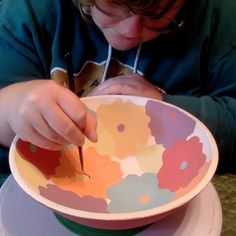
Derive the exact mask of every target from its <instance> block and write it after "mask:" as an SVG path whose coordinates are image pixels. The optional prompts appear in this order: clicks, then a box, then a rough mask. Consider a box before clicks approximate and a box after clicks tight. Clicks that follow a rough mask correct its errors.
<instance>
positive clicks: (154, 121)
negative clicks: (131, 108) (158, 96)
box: [146, 100, 195, 148]
mask: <svg viewBox="0 0 236 236" xmlns="http://www.w3.org/2000/svg"><path fill="white" fill-rule="evenodd" d="M146 113H147V115H148V116H150V119H151V120H150V123H149V127H150V129H151V133H152V135H153V136H154V137H155V140H156V143H157V144H162V145H163V146H164V147H166V148H168V147H171V146H172V145H173V144H174V143H175V141H177V140H186V139H187V137H188V136H189V135H190V134H191V133H192V132H193V130H194V127H195V121H194V120H193V119H192V118H191V117H189V116H187V115H186V114H184V113H183V112H181V111H180V110H178V109H177V108H175V107H172V106H168V105H166V104H163V103H161V102H157V101H152V100H149V101H148V102H147V104H146Z"/></svg>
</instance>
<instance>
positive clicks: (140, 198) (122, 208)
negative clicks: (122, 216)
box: [107, 173, 175, 213]
mask: <svg viewBox="0 0 236 236" xmlns="http://www.w3.org/2000/svg"><path fill="white" fill-rule="evenodd" d="M107 195H108V197H109V199H110V201H111V202H110V203H109V205H108V212H110V213H122V212H134V211H142V210H147V209H151V208H154V207H158V206H160V205H162V204H165V203H168V202H169V201H171V199H172V198H173V197H174V195H175V194H174V193H172V192H170V191H169V190H167V189H159V188H158V180H157V178H156V174H153V173H145V174H143V175H141V176H137V175H129V176H127V177H126V178H125V179H124V180H123V181H121V182H120V183H118V184H116V185H113V186H112V187H110V188H109V189H108V194H107Z"/></svg>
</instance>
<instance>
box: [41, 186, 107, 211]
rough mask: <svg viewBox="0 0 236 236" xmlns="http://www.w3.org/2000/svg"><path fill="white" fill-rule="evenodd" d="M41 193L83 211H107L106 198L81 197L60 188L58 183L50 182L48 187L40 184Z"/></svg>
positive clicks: (61, 203) (49, 198)
mask: <svg viewBox="0 0 236 236" xmlns="http://www.w3.org/2000/svg"><path fill="white" fill-rule="evenodd" d="M39 191H40V195H41V196H43V197H45V198H46V199H48V200H51V201H53V202H56V203H58V204H60V205H62V206H66V207H70V208H73V209H78V210H81V211H91V212H100V213H105V212H107V210H106V208H107V203H106V201H105V200H104V199H101V198H95V197H92V196H84V197H82V198H81V197H79V196H78V195H77V194H75V193H73V192H70V191H65V190H63V189H60V188H59V187H58V186H56V185H52V184H48V185H47V187H46V188H45V187H42V186H39Z"/></svg>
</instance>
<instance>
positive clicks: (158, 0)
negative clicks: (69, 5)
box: [72, 0, 176, 21]
mask: <svg viewBox="0 0 236 236" xmlns="http://www.w3.org/2000/svg"><path fill="white" fill-rule="evenodd" d="M72 1H73V3H74V4H75V5H76V7H77V8H78V9H79V10H80V12H81V15H82V17H83V18H84V20H86V21H91V12H90V6H91V5H93V3H94V1H95V0H72ZM103 1H110V2H112V3H116V4H118V5H124V6H128V7H130V8H131V9H133V10H134V11H135V12H138V13H140V14H142V13H144V14H146V15H147V13H148V12H153V11H154V10H155V11H156V10H157V9H159V10H160V12H158V15H160V17H161V16H162V15H164V14H165V13H166V12H167V11H168V10H169V9H170V8H171V7H172V6H173V4H174V3H175V1H176V0H103Z"/></svg>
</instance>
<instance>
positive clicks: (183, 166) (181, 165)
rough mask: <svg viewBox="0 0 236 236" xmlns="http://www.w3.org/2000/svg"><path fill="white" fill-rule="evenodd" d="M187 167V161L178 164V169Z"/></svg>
mask: <svg viewBox="0 0 236 236" xmlns="http://www.w3.org/2000/svg"><path fill="white" fill-rule="evenodd" d="M187 167H188V162H187V161H182V163H181V164H180V169H181V170H184V169H186V168H187Z"/></svg>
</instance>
